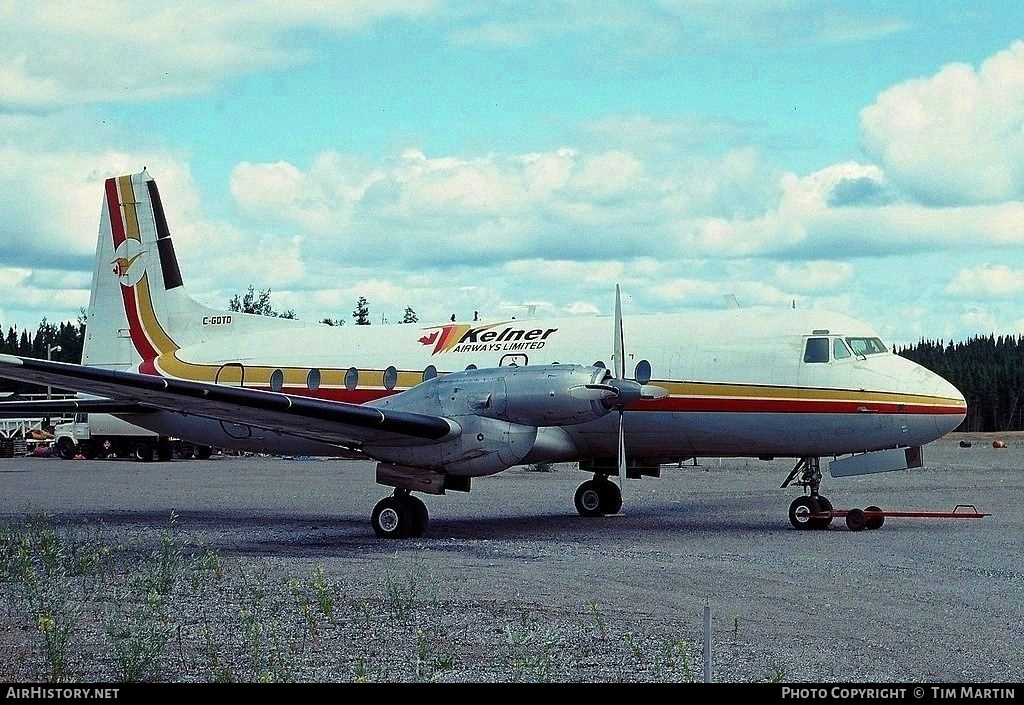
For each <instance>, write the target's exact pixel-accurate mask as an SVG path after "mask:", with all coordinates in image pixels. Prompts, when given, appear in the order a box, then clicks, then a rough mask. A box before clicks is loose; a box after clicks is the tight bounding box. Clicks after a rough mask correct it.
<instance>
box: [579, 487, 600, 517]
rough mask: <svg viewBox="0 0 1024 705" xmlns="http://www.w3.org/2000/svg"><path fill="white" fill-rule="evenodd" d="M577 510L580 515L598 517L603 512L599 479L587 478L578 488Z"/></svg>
mask: <svg viewBox="0 0 1024 705" xmlns="http://www.w3.org/2000/svg"><path fill="white" fill-rule="evenodd" d="M574 501H575V502H576V511H577V512H579V513H580V516H585V517H596V516H600V514H601V485H600V483H599V482H598V481H597V480H587V481H586V482H584V483H583V484H582V485H580V486H579V487H577V488H576V497H575V498H574Z"/></svg>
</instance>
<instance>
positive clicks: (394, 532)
mask: <svg viewBox="0 0 1024 705" xmlns="http://www.w3.org/2000/svg"><path fill="white" fill-rule="evenodd" d="M428 521H429V515H428V513H427V505H426V504H424V503H423V500H422V499H420V498H419V497H416V496H414V495H413V494H411V493H410V492H409V490H404V489H396V490H395V493H394V494H393V495H391V496H390V497H385V498H384V499H382V500H381V501H379V502H377V505H376V506H375V507H374V508H373V514H371V515H370V523H371V524H372V525H373V533H375V534H377V536H378V537H379V538H382V539H398V538H418V537H420V536H423V534H424V533H425V532H426V530H427V523H428Z"/></svg>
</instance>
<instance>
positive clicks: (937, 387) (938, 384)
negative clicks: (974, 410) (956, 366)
mask: <svg viewBox="0 0 1024 705" xmlns="http://www.w3.org/2000/svg"><path fill="white" fill-rule="evenodd" d="M912 378H913V387H914V390H913V391H915V393H917V394H922V393H923V394H925V395H926V396H927V397H931V398H932V399H934V401H933V402H932V405H933V412H932V414H931V416H932V418H933V419H934V421H935V428H936V432H937V433H938V437H939V438H941V437H942V436H945V435H946V434H947V433H950V432H951V431H953V430H955V429H956V428H957V427H958V426H959V425H960V424H961V423H963V421H964V419H965V418H967V400H966V399H965V398H964V395H963V392H961V391H960V390H959V389H957V388H956V387H955V386H954V385H953V384H952V383H950V382H949V381H948V380H947V379H945V378H944V377H941V376H940V375H938V374H936V373H934V372H932V371H931V370H928V369H926V368H924V367H921V366H919V365H918V366H917V370H915V374H914V375H912Z"/></svg>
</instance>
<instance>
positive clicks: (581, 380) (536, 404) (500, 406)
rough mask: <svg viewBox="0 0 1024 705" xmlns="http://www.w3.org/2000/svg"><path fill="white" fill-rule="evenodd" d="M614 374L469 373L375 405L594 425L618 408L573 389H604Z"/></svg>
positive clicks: (572, 368)
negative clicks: (598, 387)
mask: <svg viewBox="0 0 1024 705" xmlns="http://www.w3.org/2000/svg"><path fill="white" fill-rule="evenodd" d="M609 375H610V372H609V371H608V370H607V369H605V368H603V367H584V366H582V365H531V366H525V367H496V368H491V369H484V370H463V371H461V372H452V373H450V374H447V375H443V376H441V377H435V378H433V379H431V380H427V381H426V382H424V383H423V384H419V385H417V386H415V387H413V388H411V389H407V390H406V391H404V392H401V393H400V394H395V395H394V396H390V397H386V398H383V399H379V400H376V401H373V402H370V403H369V405H370V406H377V407H387V408H392V409H401V410H402V411H414V412H417V413H421V414H430V415H433V416H445V417H447V418H451V419H455V420H457V421H458V422H459V423H460V424H462V419H461V417H464V416H485V417H487V418H492V419H501V420H504V421H509V422H511V423H515V424H523V425H527V426H566V425H573V424H580V423H587V422H588V421H594V420H595V419H599V418H601V417H602V416H604V415H605V414H607V413H608V412H609V411H610V410H611V408H612V407H610V406H609V405H607V404H605V403H604V402H602V401H600V400H597V399H594V398H592V397H585V396H580V395H578V394H574V393H572V392H571V391H570V390H574V389H580V388H585V387H593V386H595V385H601V384H602V383H604V382H605V381H606V380H607V378H608V377H609Z"/></svg>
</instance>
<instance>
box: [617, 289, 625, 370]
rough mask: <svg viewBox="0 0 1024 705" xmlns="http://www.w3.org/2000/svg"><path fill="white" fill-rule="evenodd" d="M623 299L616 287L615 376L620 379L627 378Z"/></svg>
mask: <svg viewBox="0 0 1024 705" xmlns="http://www.w3.org/2000/svg"><path fill="white" fill-rule="evenodd" d="M622 337H623V335H622V299H621V297H620V295H619V285H618V284H616V285H615V376H616V377H617V378H618V379H625V377H626V359H625V354H626V353H625V350H624V349H623V347H624V345H623V340H622Z"/></svg>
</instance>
